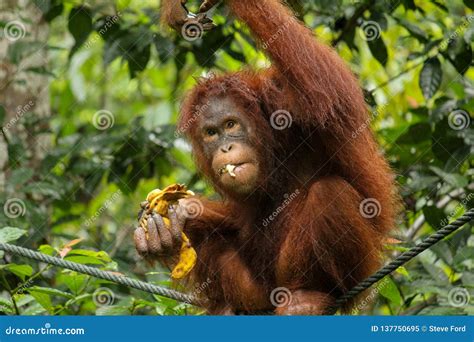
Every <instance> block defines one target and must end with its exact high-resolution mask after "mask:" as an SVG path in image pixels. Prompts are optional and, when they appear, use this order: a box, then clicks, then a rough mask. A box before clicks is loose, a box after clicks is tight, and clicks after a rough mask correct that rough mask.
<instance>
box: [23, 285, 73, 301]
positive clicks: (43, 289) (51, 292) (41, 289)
mask: <svg viewBox="0 0 474 342" xmlns="http://www.w3.org/2000/svg"><path fill="white" fill-rule="evenodd" d="M31 291H34V292H36V293H44V294H48V295H51V296H60V297H64V298H68V299H72V298H74V295H72V294H70V293H67V292H64V291H60V290H58V289H52V288H50V287H40V286H32V287H30V289H29V290H28V292H31Z"/></svg>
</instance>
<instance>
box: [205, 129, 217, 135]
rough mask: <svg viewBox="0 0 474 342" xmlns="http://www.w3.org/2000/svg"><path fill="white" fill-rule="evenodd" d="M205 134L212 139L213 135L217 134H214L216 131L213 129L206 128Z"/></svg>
mask: <svg viewBox="0 0 474 342" xmlns="http://www.w3.org/2000/svg"><path fill="white" fill-rule="evenodd" d="M206 134H207V135H208V136H210V137H212V136H213V135H216V134H217V132H216V130H215V129H213V128H208V129H207V130H206Z"/></svg>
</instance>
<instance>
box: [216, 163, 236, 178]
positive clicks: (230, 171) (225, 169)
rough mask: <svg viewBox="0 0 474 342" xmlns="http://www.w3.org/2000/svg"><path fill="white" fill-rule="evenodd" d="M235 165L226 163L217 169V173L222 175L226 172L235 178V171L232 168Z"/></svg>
mask: <svg viewBox="0 0 474 342" xmlns="http://www.w3.org/2000/svg"><path fill="white" fill-rule="evenodd" d="M236 167H237V165H234V164H226V165H225V166H223V167H221V168H220V169H219V175H223V174H224V173H228V174H229V176H231V177H232V178H235V173H234V170H235V168H236Z"/></svg>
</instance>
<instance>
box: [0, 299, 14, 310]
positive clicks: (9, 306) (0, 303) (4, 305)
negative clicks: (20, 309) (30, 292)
mask: <svg viewBox="0 0 474 342" xmlns="http://www.w3.org/2000/svg"><path fill="white" fill-rule="evenodd" d="M0 312H3V313H6V314H12V313H14V312H15V307H14V305H13V302H12V301H11V300H10V299H6V298H3V297H0Z"/></svg>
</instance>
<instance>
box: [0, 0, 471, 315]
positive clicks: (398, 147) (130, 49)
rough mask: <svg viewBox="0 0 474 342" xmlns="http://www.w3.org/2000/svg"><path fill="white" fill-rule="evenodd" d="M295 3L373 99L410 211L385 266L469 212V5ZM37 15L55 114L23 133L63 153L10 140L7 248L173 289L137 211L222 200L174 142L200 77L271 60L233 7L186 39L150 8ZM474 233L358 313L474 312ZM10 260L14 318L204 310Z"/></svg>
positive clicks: (86, 6)
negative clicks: (181, 198) (191, 198)
mask: <svg viewBox="0 0 474 342" xmlns="http://www.w3.org/2000/svg"><path fill="white" fill-rule="evenodd" d="M288 2H289V3H290V4H291V5H292V7H293V8H294V10H295V11H296V13H297V15H298V16H299V17H300V18H301V19H302V20H304V21H305V22H306V24H307V25H308V26H310V27H311V28H312V29H313V30H314V32H315V34H316V35H317V36H319V38H320V39H322V40H323V41H325V42H326V43H328V44H332V45H333V46H335V48H336V49H337V50H338V52H339V53H340V54H341V56H342V57H343V58H344V59H345V60H346V61H347V62H348V63H350V65H351V68H352V69H353V70H354V71H355V72H356V73H357V74H358V75H359V77H360V81H361V84H362V86H363V87H364V88H365V90H366V95H367V102H368V103H369V105H370V108H371V114H372V115H371V122H370V125H371V126H372V127H373V128H374V130H375V132H376V135H377V138H378V139H379V141H380V143H381V146H382V148H383V150H384V152H385V154H386V155H387V157H388V159H389V161H390V162H391V164H392V166H393V168H394V170H396V173H397V181H398V183H399V184H400V192H401V195H402V197H403V201H404V205H405V208H404V211H403V216H402V217H401V218H400V223H399V227H398V230H397V232H396V237H397V238H398V239H400V240H401V243H395V244H389V247H388V253H387V255H388V256H389V257H391V256H393V255H394V254H397V253H399V252H400V251H403V250H405V249H406V248H408V247H410V246H412V245H413V244H414V243H416V242H417V241H419V240H420V239H421V238H423V237H424V236H426V235H427V234H430V233H433V232H434V231H436V230H437V229H439V228H440V227H441V226H443V225H444V224H446V222H448V221H449V220H452V219H454V218H456V217H458V216H459V215H461V214H462V212H463V211H464V210H465V209H464V208H471V207H473V204H474V192H473V191H474V187H473V185H474V182H473V175H474V168H473V165H474V160H473V158H472V155H473V150H474V129H473V124H472V121H473V120H472V114H469V113H473V112H474V84H473V81H474V67H473V65H474V64H473V53H472V45H473V44H472V41H473V37H474V12H473V10H474V7H473V5H472V2H471V1H470V0H464V1H461V0H456V1H442V0H429V1H414V0H403V1H392V0H386V1H374V0H363V1H342V0H338V1H328V0H311V1H297V0H296V1H294V0H293V1H288ZM36 3H37V5H38V9H39V10H41V11H42V13H43V16H44V19H45V20H46V21H48V22H49V24H50V38H49V41H48V45H47V49H48V52H49V61H50V64H49V67H48V68H47V69H34V68H32V69H31V70H30V72H32V73H39V74H42V75H44V76H46V77H48V78H49V80H50V99H51V112H52V116H51V119H49V120H45V119H42V118H39V117H37V116H35V115H34V113H31V112H27V113H26V114H25V115H23V116H21V117H20V118H19V122H18V123H16V124H21V125H24V127H25V128H26V129H27V130H28V132H29V133H30V134H31V135H32V136H38V135H40V134H43V133H45V132H46V133H50V134H51V135H50V136H51V137H52V139H51V144H52V146H51V148H50V149H49V151H48V153H47V155H46V156H45V158H43V159H42V161H41V163H40V165H35V166H34V167H32V166H31V163H30V161H31V160H30V157H29V154H28V151H27V148H28V147H27V145H26V144H25V142H24V141H23V140H22V138H21V137H19V136H16V135H13V134H9V132H7V131H6V130H3V133H4V134H5V135H6V136H7V137H8V157H9V164H8V170H6V174H7V180H8V181H7V187H6V191H5V192H4V193H2V194H0V203H4V204H5V205H4V209H5V208H6V204H7V203H11V200H12V199H15V200H17V203H18V204H19V205H20V207H19V208H20V214H19V215H12V214H11V213H10V215H7V211H6V209H5V210H4V212H5V215H3V213H0V227H5V228H2V229H0V241H1V242H10V243H18V244H20V245H23V246H27V247H29V248H33V249H38V250H40V251H41V252H44V253H47V254H49V255H59V256H61V257H64V258H66V259H67V260H71V261H75V262H79V263H83V264H88V265H93V266H96V267H100V268H101V269H105V270H112V271H117V272H123V273H125V274H127V275H130V276H134V277H140V278H142V279H145V280H147V281H152V282H155V283H157V284H161V285H165V286H171V284H170V282H169V271H168V270H166V269H161V268H159V267H158V266H154V267H149V266H148V265H145V264H144V263H143V262H142V261H140V260H139V259H138V257H137V256H136V254H135V251H134V248H133V245H132V242H131V238H130V237H131V234H132V231H133V226H134V225H135V224H136V222H135V218H136V212H137V211H138V203H140V201H141V200H142V199H143V198H144V197H145V196H146V193H147V192H148V191H149V190H150V189H153V188H156V187H164V186H166V185H168V184H171V183H175V182H182V183H186V184H188V186H189V187H190V188H192V189H193V190H195V191H196V192H201V193H205V194H208V195H212V190H211V189H210V188H209V187H208V186H207V185H206V183H205V182H204V181H203V180H202V179H201V178H200V177H199V175H197V174H196V172H195V168H194V166H193V163H192V157H191V156H190V153H189V146H188V145H187V144H186V142H185V141H184V140H183V139H182V137H181V136H180V135H179V134H177V133H175V132H174V131H175V122H176V118H177V111H178V108H179V101H180V99H181V97H182V95H183V94H184V92H185V91H186V90H187V89H189V88H190V87H191V86H192V85H193V83H194V82H195V80H194V77H197V76H200V75H202V74H204V73H206V72H208V71H209V70H210V69H212V70H221V71H226V70H238V69H240V68H241V67H243V66H244V65H247V64H249V65H251V66H253V67H261V66H262V65H266V63H267V62H268V61H267V60H266V59H265V56H264V55H263V53H262V52H261V51H259V50H258V48H257V47H256V45H255V43H254V42H253V40H252V38H251V36H250V35H249V32H248V30H247V29H246V28H245V27H244V26H243V25H242V24H240V23H238V22H236V21H234V20H233V19H232V18H230V17H229V16H228V15H226V12H225V7H224V6H220V7H219V8H218V10H217V11H216V12H215V13H214V14H213V18H214V21H215V22H216V24H217V28H216V29H215V30H213V31H211V32H210V33H207V34H205V35H204V37H203V38H202V39H199V40H196V41H193V42H190V41H187V40H185V39H183V38H182V37H180V36H178V35H176V34H174V33H170V32H168V31H167V30H165V29H163V28H161V27H160V26H159V25H158V22H159V9H158V7H157V6H156V2H154V1H150V2H148V1H136V0H121V1H108V2H107V1H102V2H97V3H95V2H92V1H90V2H88V1H85V2H82V1H80V0H74V1H67V2H62V1H61V0H46V1H36ZM194 5H197V4H194ZM194 9H195V7H194ZM36 43H40V42H32V43H28V44H25V43H24V42H23V41H22V40H21V39H20V40H18V41H17V42H15V43H14V44H12V45H11V46H10V48H9V51H8V56H9V59H10V62H11V63H13V64H17V65H18V64H19V63H20V62H21V61H22V60H23V59H24V58H26V57H27V56H29V55H31V54H33V53H35V52H36V51H38V49H39V47H40V46H41V44H39V45H38V44H36ZM0 109H2V110H0V121H4V119H5V115H4V113H3V108H2V107H0ZM2 125H3V126H4V127H5V125H7V122H2ZM368 162H370V161H368ZM9 200H10V202H8V201H9ZM472 232H473V230H472V227H467V228H464V229H463V230H461V231H460V232H458V233H456V234H454V235H453V236H450V237H449V238H448V239H446V240H445V241H443V242H441V243H439V244H438V245H436V246H435V247H434V248H432V249H431V250H430V251H427V252H425V253H423V254H422V255H421V256H419V257H417V258H416V259H415V260H413V261H411V262H410V263H408V264H407V265H406V267H403V268H400V269H399V270H398V271H397V272H396V273H394V274H393V275H392V276H391V277H389V278H386V280H385V281H381V282H380V283H379V285H378V286H376V287H375V288H374V290H373V291H376V295H375V297H376V300H375V301H374V302H373V303H371V304H368V305H366V306H361V307H359V309H360V313H372V314H399V313H403V312H405V313H412V314H473V313H474V306H473V305H472V301H473V300H474V299H471V304H469V303H463V305H453V298H452V297H453V291H454V292H455V291H457V290H458V289H464V290H463V291H467V293H468V297H467V298H468V300H469V293H470V297H471V298H474V288H473V284H474V275H473V274H474V273H473V270H474V237H473V235H472ZM77 239H80V240H77ZM0 257H2V258H3V262H2V263H1V264H0V282H1V284H2V286H1V288H3V289H4V290H0V311H3V312H4V313H6V314H15V313H17V314H18V313H20V314H24V315H39V314H57V315H64V314H69V315H70V314H98V315H104V314H106V315H121V314H159V315H161V314H189V313H200V310H198V309H196V308H192V307H190V306H188V305H186V304H182V303H177V302H175V301H173V300H169V299H166V298H161V297H157V296H151V295H148V294H144V293H141V292H139V291H136V290H133V289H129V288H124V287H121V286H117V285H116V284H111V283H108V282H105V281H103V280H98V279H95V278H91V277H89V276H85V275H81V274H77V273H75V272H71V271H67V270H60V269H56V268H52V267H50V266H45V265H41V264H35V263H32V262H31V261H29V260H27V259H23V258H20V257H17V256H7V255H4V254H3V253H2V255H0ZM372 293H373V292H372ZM463 293H465V292H463Z"/></svg>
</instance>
